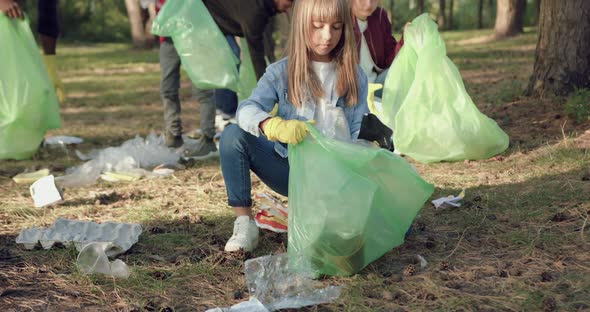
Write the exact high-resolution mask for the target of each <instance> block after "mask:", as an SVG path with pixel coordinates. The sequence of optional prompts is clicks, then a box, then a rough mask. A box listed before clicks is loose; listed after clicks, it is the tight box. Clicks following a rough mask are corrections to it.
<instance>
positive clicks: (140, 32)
mask: <svg viewBox="0 0 590 312" xmlns="http://www.w3.org/2000/svg"><path fill="white" fill-rule="evenodd" d="M40 1H42V0H40ZM125 6H126V7H127V15H128V16H129V24H130V26H131V39H132V40H133V45H134V46H135V47H145V44H146V38H145V32H144V26H143V20H142V18H141V9H140V7H139V1H137V0H125Z"/></svg>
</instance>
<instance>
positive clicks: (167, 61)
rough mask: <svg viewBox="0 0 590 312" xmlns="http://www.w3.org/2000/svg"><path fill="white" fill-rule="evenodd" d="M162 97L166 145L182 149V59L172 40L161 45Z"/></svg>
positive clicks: (166, 40) (167, 40)
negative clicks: (179, 93) (180, 92)
mask: <svg viewBox="0 0 590 312" xmlns="http://www.w3.org/2000/svg"><path fill="white" fill-rule="evenodd" d="M160 70H161V72H162V76H161V80H160V96H161V98H162V104H163V105H164V126H165V130H164V136H165V138H166V145H167V146H169V147H180V146H182V144H184V142H183V140H182V121H181V119H180V97H179V95H178V90H179V89H180V57H179V56H178V53H177V52H176V49H175V48H174V44H173V43H172V39H170V38H166V39H165V40H164V41H162V42H161V43H160Z"/></svg>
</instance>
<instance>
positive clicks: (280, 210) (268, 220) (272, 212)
mask: <svg viewBox="0 0 590 312" xmlns="http://www.w3.org/2000/svg"><path fill="white" fill-rule="evenodd" d="M256 200H257V201H258V206H259V208H260V212H258V213H257V214H256V216H255V217H254V221H255V222H256V225H257V226H258V227H259V228H261V229H266V230H270V231H273V232H277V233H285V232H287V224H288V215H289V214H288V211H287V207H285V206H283V204H281V203H280V202H279V201H278V200H276V199H275V198H273V197H272V196H270V195H268V194H266V193H258V194H256Z"/></svg>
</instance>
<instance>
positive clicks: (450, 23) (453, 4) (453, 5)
mask: <svg viewBox="0 0 590 312" xmlns="http://www.w3.org/2000/svg"><path fill="white" fill-rule="evenodd" d="M454 8H455V0H451V2H450V3H449V27H448V28H449V29H453V9H454Z"/></svg>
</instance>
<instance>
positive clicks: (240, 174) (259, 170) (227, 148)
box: [219, 124, 289, 207]
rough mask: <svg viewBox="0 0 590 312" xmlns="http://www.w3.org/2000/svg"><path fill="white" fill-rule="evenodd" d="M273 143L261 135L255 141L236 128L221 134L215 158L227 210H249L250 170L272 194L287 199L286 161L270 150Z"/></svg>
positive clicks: (287, 171)
mask: <svg viewBox="0 0 590 312" xmlns="http://www.w3.org/2000/svg"><path fill="white" fill-rule="evenodd" d="M274 146H275V145H274V142H271V141H269V140H267V139H266V137H264V136H263V135H260V136H259V137H255V136H253V135H252V134H250V133H248V132H246V131H244V130H242V128H240V127H239V126H238V125H236V124H230V125H228V126H227V127H225V129H224V130H223V132H222V133H221V139H220V141H219V154H220V157H221V172H222V173H223V180H225V188H226V190H227V198H228V203H229V205H230V206H231V207H251V206H252V197H251V194H250V193H251V190H252V181H251V180H250V170H252V171H253V172H254V173H255V174H256V175H257V176H258V177H259V178H260V180H262V182H264V184H266V185H268V186H269V187H270V188H271V189H272V190H273V191H275V192H277V193H279V194H281V195H283V196H287V192H288V190H289V160H288V159H287V158H283V157H281V156H280V155H279V154H277V152H275V149H274Z"/></svg>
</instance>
